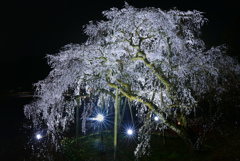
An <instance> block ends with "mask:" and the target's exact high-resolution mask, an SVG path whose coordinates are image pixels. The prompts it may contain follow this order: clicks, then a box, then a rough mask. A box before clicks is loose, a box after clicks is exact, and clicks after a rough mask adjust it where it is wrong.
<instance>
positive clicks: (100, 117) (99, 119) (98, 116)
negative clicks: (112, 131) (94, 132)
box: [96, 114, 104, 122]
mask: <svg viewBox="0 0 240 161" xmlns="http://www.w3.org/2000/svg"><path fill="white" fill-rule="evenodd" d="M96 120H97V121H99V122H102V121H103V120H104V116H103V115H102V114H98V115H97V118H96Z"/></svg>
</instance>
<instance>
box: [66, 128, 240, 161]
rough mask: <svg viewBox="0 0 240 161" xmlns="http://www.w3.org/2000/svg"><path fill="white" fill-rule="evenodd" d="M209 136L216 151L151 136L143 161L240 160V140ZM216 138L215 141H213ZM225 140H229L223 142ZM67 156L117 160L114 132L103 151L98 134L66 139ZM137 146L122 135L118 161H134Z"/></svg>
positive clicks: (108, 134)
mask: <svg viewBox="0 0 240 161" xmlns="http://www.w3.org/2000/svg"><path fill="white" fill-rule="evenodd" d="M212 135H213V136H208V137H209V138H208V139H209V140H207V139H206V140H205V141H206V142H208V144H209V146H211V147H212V148H211V149H209V150H208V151H205V152H199V153H191V152H189V151H188V149H187V148H186V146H185V143H184V142H183V141H182V140H181V139H180V138H178V137H176V136H168V137H166V144H163V137H162V136H161V135H159V134H153V135H152V136H151V141H150V144H151V155H144V156H142V157H141V158H139V159H138V160H139V161H203V160H204V161H214V160H218V161H221V160H224V161H228V160H234V161H235V160H237V159H239V160H240V154H239V147H240V140H239V138H238V139H233V138H230V137H228V139H226V138H223V137H219V136H216V135H214V134H212ZM211 137H214V138H211ZM223 139H225V140H223ZM62 143H63V145H64V154H65V155H66V156H67V158H68V159H69V160H73V161H74V160H86V161H112V160H113V152H114V151H113V133H112V132H110V131H104V147H105V150H104V151H103V150H102V149H101V146H100V136H99V134H98V133H94V134H90V135H88V136H83V137H81V138H79V139H78V143H77V144H76V140H74V139H67V138H66V139H64V140H63V142H62ZM136 146H137V139H136V138H135V139H127V138H125V137H124V136H121V135H120V136H119V141H118V150H117V161H134V160H136V158H135V156H134V150H135V148H136Z"/></svg>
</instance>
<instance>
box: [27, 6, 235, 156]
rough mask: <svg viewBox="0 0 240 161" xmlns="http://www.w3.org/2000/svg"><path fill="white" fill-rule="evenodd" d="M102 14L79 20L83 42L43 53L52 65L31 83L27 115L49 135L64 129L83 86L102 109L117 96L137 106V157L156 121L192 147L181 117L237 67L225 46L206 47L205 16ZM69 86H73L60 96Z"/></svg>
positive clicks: (129, 9)
mask: <svg viewBox="0 0 240 161" xmlns="http://www.w3.org/2000/svg"><path fill="white" fill-rule="evenodd" d="M103 16H104V17H105V18H106V20H105V21H98V22H93V21H90V22H89V24H87V25H85V26H84V33H85V34H86V35H87V36H88V39H87V41H86V42H85V43H83V44H80V45H79V44H69V45H66V46H64V47H63V48H62V49H61V50H60V52H59V53H57V54H55V55H47V58H48V64H49V65H50V66H51V68H52V71H51V72H50V73H49V75H48V76H47V77H46V78H45V79H44V80H41V81H39V82H38V83H36V84H35V87H36V91H35V97H36V99H35V100H34V101H33V102H32V103H30V104H28V105H26V106H25V109H24V112H25V115H26V117H27V118H29V119H32V122H33V124H34V126H36V127H37V126H39V125H40V124H42V123H44V124H46V125H47V129H48V133H49V134H50V133H52V134H54V131H57V130H58V129H61V130H62V131H64V130H66V129H67V127H68V125H69V124H70V123H71V122H72V121H74V108H75V107H76V99H77V98H79V97H81V89H83V88H84V91H85V92H86V93H87V95H88V96H89V97H94V96H96V98H98V99H99V100H98V103H99V104H101V103H103V102H102V100H103V99H102V97H104V101H105V102H104V104H105V106H106V107H105V108H108V109H111V108H115V110H116V109H117V105H116V106H115V107H114V106H111V105H112V104H114V101H115V100H118V99H117V98H118V97H119V98H120V97H125V98H126V99H129V100H130V101H131V104H132V106H133V107H136V111H137V116H138V118H140V120H142V127H141V128H139V131H138V134H139V144H138V145H137V147H136V150H135V155H136V156H141V155H143V154H145V153H146V152H147V148H148V147H149V140H150V137H151V130H152V129H155V128H156V126H157V128H163V126H160V125H159V124H161V125H162V124H163V125H164V126H166V127H168V128H170V129H171V130H173V131H175V132H176V133H177V134H178V135H179V137H180V138H182V139H183V140H184V141H185V143H186V145H187V146H188V147H189V148H190V149H191V150H198V148H199V142H198V138H197V136H196V134H195V133H194V131H193V130H192V129H191V127H190V126H189V125H188V116H189V115H190V114H192V113H193V112H194V111H195V109H196V108H199V107H198V102H199V99H200V98H201V97H202V96H203V95H204V94H206V93H207V92H209V91H210V90H211V89H216V91H217V92H218V93H221V92H224V91H226V90H227V89H225V88H224V87H225V86H226V85H227V84H228V83H229V82H228V77H227V76H228V74H229V73H232V74H234V75H236V76H237V77H238V76H239V71H240V70H239V65H238V64H237V61H236V60H235V59H234V58H231V57H229V56H227V55H226V54H225V51H226V47H225V46H224V45H221V46H217V47H212V48H210V49H207V48H206V47H205V44H204V42H203V40H202V39H201V38H200V35H201V26H202V25H203V24H204V23H205V22H206V21H207V19H206V18H204V17H203V13H202V12H199V11H196V10H194V11H187V12H185V11H184V12H183V11H179V10H177V9H172V10H169V11H163V10H161V9H159V8H143V9H139V8H134V7H133V6H130V5H128V4H127V3H126V4H125V6H124V8H122V9H117V8H111V9H110V10H108V11H103ZM69 90H73V91H74V92H73V95H72V97H71V99H70V100H69V99H68V100H66V98H65V95H66V93H68V91H69ZM116 104H117V103H116ZM89 107H90V106H89V105H88V104H86V105H85V106H84V109H83V113H82V124H83V126H82V130H83V132H85V130H86V129H85V122H86V119H87V116H88V112H89ZM153 116H158V118H159V120H160V121H159V124H152V122H153V119H152V117H153ZM177 122H180V125H178V124H177ZM142 134H144V135H142ZM52 139H53V141H54V139H55V138H54V135H53V137H52Z"/></svg>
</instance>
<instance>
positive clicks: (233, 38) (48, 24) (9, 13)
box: [0, 0, 240, 90]
mask: <svg viewBox="0 0 240 161" xmlns="http://www.w3.org/2000/svg"><path fill="white" fill-rule="evenodd" d="M5 1H6V2H0V16H1V17H0V18H1V19H0V22H1V25H0V54H1V55H0V56H1V57H0V63H1V65H0V74H1V77H2V78H1V84H2V85H3V87H1V90H3V89H4V90H10V89H17V88H19V87H22V88H31V84H32V83H33V82H36V81H37V80H39V79H43V78H44V77H46V76H47V73H48V71H49V68H48V67H47V65H46V60H45V59H44V56H45V55H46V54H47V53H48V54H54V53H56V52H57V51H58V50H59V49H60V48H61V47H62V46H64V45H66V44H68V43H81V42H83V41H84V40H86V37H85V36H84V35H83V31H82V26H83V25H84V24H86V23H88V22H89V21H90V20H101V19H102V15H101V12H102V11H103V10H108V9H110V8H111V7H118V8H121V7H122V6H123V5H124V1H120V0H101V1H100V0H99V1H91V0H88V1H86V0H85V1H80V0H78V1H73V0H66V1H60V0H57V1H50V0H48V1H45V0H31V1H26V0H21V1H19V0H12V1H11V0H5ZM127 2H128V3H129V4H130V5H133V6H134V7H138V8H143V7H157V8H161V9H163V10H169V9H171V8H173V7H177V9H179V10H193V9H196V10H199V11H202V12H205V17H206V18H208V19H209V22H208V24H207V25H205V26H204V27H203V39H204V40H205V42H206V44H207V46H212V45H215V46H216V45H220V44H222V43H225V44H227V45H228V46H229V49H230V50H229V55H232V56H237V55H238V51H239V49H240V48H239V45H238V44H237V42H238V41H237V40H238V37H239V36H240V31H239V29H240V11H239V10H240V8H239V5H238V4H237V1H236V0H222V1H220V0H145V1H143V0H142V1H131V0H129V1H127ZM2 85H1V86H2Z"/></svg>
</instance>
